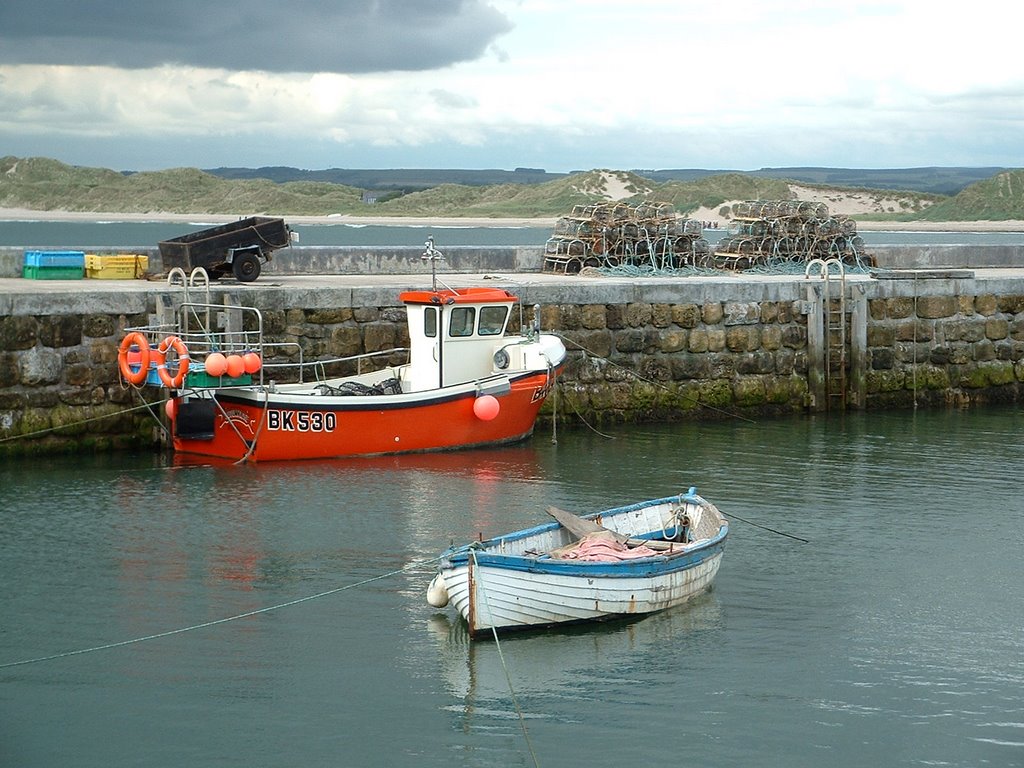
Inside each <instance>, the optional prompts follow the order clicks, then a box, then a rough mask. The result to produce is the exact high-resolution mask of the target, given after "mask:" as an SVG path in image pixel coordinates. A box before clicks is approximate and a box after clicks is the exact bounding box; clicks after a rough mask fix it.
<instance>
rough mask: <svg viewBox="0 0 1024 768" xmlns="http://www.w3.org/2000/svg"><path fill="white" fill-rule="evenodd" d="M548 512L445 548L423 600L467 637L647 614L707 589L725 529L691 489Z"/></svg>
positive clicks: (722, 520)
mask: <svg viewBox="0 0 1024 768" xmlns="http://www.w3.org/2000/svg"><path fill="white" fill-rule="evenodd" d="M548 511H549V512H550V513H551V514H552V516H554V517H555V521H554V522H549V523H546V524H543V525H539V526H536V527H534V528H527V529H525V530H522V531H516V532H514V533H509V534H506V535H504V536H499V537H496V538H493V539H489V540H487V541H481V542H473V543H471V544H465V545H462V546H457V547H452V548H451V549H449V550H447V551H446V552H445V553H444V554H443V555H442V560H441V566H440V568H439V570H438V573H437V575H436V576H435V577H434V580H433V581H432V582H431V584H430V587H429V588H428V590H427V599H428V602H430V604H431V605H434V606H435V607H443V606H444V605H447V604H448V603H449V602H450V603H451V604H453V605H454V606H455V607H456V608H457V609H458V611H459V613H460V614H461V615H462V617H463V618H464V619H465V621H466V623H467V625H468V628H469V633H470V635H471V636H474V637H477V636H480V635H484V634H490V633H491V632H492V631H494V630H498V631H505V630H511V629H524V628H533V627H544V626H550V625H555V624H562V623H567V622H579V621H589V620H599V619H608V618H613V617H621V616H630V615H641V614H646V613H653V612H655V611H661V610H664V609H666V608H671V607H672V606H676V605H680V604H681V603H684V602H686V601H687V600H689V599H690V598H692V597H694V596H695V595H697V594H700V593H701V592H704V591H705V590H707V589H709V588H710V587H711V583H712V580H713V579H714V577H715V574H716V573H717V572H718V567H719V565H720V564H721V560H722V553H723V550H724V546H725V539H726V536H727V535H728V532H729V524H728V522H727V521H726V520H725V518H724V517H723V516H722V514H721V512H719V510H718V508H717V507H715V505H713V504H712V503H710V502H709V501H707V500H706V499H703V498H702V497H700V496H698V495H697V492H696V489H694V488H691V489H690V490H689V491H688V492H687V493H685V494H680V495H679V496H671V497H667V498H662V499H652V500H650V501H643V502H639V503H636V504H631V505H628V506H624V507H616V508H614V509H608V510H605V511H603V512H596V513H593V514H590V515H586V516H583V517H576V516H575V515H572V514H570V513H567V512H563V511H561V510H557V509H554V508H551V509H549V510H548Z"/></svg>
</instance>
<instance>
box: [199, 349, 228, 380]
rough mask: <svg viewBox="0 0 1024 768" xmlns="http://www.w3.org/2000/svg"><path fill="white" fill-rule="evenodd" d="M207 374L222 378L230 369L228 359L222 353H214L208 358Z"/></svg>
mask: <svg viewBox="0 0 1024 768" xmlns="http://www.w3.org/2000/svg"><path fill="white" fill-rule="evenodd" d="M204 367H205V368H206V372H207V373H208V374H210V375H211V376H216V377H218V378H219V377H221V376H223V375H224V372H225V371H227V369H228V359H227V358H226V357H224V355H222V354H221V353H220V352H212V353H210V354H209V355H207V356H206V363H205V366H204Z"/></svg>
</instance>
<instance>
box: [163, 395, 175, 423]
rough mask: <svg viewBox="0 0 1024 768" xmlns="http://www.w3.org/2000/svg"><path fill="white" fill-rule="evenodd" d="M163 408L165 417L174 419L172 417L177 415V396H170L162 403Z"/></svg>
mask: <svg viewBox="0 0 1024 768" xmlns="http://www.w3.org/2000/svg"><path fill="white" fill-rule="evenodd" d="M164 410H165V411H167V418H168V419H170V420H171V421H174V417H175V416H177V415H178V398H176V397H172V398H170V399H169V400H168V401H167V402H166V403H164Z"/></svg>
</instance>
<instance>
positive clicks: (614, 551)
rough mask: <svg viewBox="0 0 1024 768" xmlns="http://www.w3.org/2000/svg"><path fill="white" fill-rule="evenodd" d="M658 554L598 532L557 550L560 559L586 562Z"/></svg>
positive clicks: (611, 560)
mask: <svg viewBox="0 0 1024 768" xmlns="http://www.w3.org/2000/svg"><path fill="white" fill-rule="evenodd" d="M658 554H660V553H659V552H657V551H656V550H653V549H651V548H650V547H647V546H644V545H640V546H639V547H627V546H626V545H625V544H621V543H619V542H617V541H616V540H615V539H613V538H611V537H610V536H602V535H601V534H600V533H597V534H591V535H590V536H584V537H583V538H582V539H580V540H579V543H577V544H575V545H574V546H572V547H571V548H566V549H565V550H563V551H561V552H559V554H558V556H559V557H560V558H561V559H562V560H585V561H588V562H599V563H614V562H617V561H619V560H633V559H635V558H638V557H654V556H655V555H658Z"/></svg>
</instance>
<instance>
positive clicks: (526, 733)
mask: <svg viewBox="0 0 1024 768" xmlns="http://www.w3.org/2000/svg"><path fill="white" fill-rule="evenodd" d="M469 556H470V557H472V558H473V571H474V573H475V576H476V583H477V586H478V587H481V588H482V587H483V582H482V581H481V580H480V563H479V562H477V559H476V550H475V549H470V550H469ZM480 591H482V592H483V595H484V604H485V605H486V606H487V614H488V615H489V616H490V617H491V621H492V624H491V634H493V635H494V647H495V648H497V650H498V658H499V659H500V660H501V668H502V670H504V672H505V681H506V682H507V683H508V692H509V694H510V695H511V696H512V706H514V707H515V709H516V715H517V716H518V717H519V727H520V728H522V729H523V738H524V739H526V748H527V749H529V750H530V757H531V758H533V764H534V765H535V766H537V768H540V763H539V762H537V753H536V752H534V751H533V742H531V741H530V733H529V731H527V730H526V718H524V717H523V710H522V709H521V708H520V707H519V699H518V698H517V697H516V689H515V687H514V686H513V685H512V675H511V673H510V672H509V671H508V665H507V664H506V663H505V654H503V653H502V652H501V641H499V640H498V628H497V627H496V626H494V624H493V621H494V612H493V611H491V601H490V599H489V598H488V597H487V592H486V590H483V589H481V590H480Z"/></svg>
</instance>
